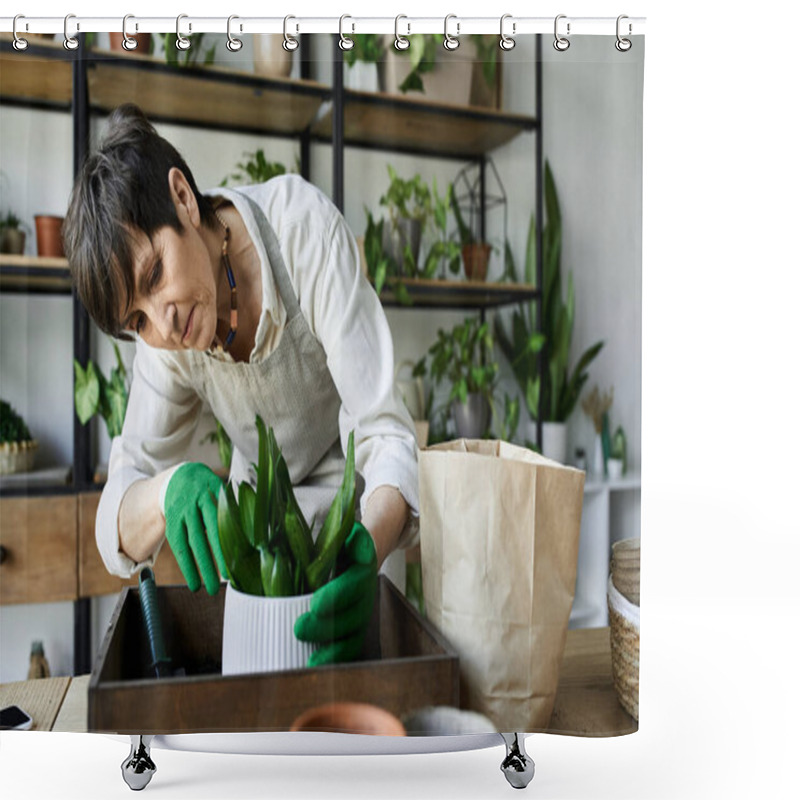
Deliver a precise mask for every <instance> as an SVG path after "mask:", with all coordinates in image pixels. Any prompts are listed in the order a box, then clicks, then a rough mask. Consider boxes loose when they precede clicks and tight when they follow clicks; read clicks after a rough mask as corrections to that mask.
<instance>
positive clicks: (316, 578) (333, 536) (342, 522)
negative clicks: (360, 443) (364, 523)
mask: <svg viewBox="0 0 800 800" xmlns="http://www.w3.org/2000/svg"><path fill="white" fill-rule="evenodd" d="M355 494H356V466H355V439H354V435H353V431H350V435H349V436H348V439H347V455H346V457H345V467H344V478H343V480H342V485H341V486H340V487H339V491H338V492H337V493H336V497H335V498H334V500H333V503H332V505H331V507H330V509H329V511H328V514H327V516H326V517H325V521H324V522H323V523H322V528H321V529H320V532H319V535H318V536H317V541H316V543H315V546H314V551H315V556H314V560H313V561H312V562H311V564H309V566H308V569H307V570H306V580H307V582H308V585H309V588H310V589H311V591H316V590H317V589H318V588H319V587H320V586H322V584H324V583H325V581H326V580H327V579H328V575H329V574H330V571H331V568H332V567H333V565H334V562H335V561H336V556H337V555H338V554H339V550H340V549H341V547H342V545H343V544H344V542H345V539H346V538H347V536H348V534H349V533H350V531H351V530H352V527H353V523H354V521H355Z"/></svg>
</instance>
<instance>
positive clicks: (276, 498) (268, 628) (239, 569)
mask: <svg viewBox="0 0 800 800" xmlns="http://www.w3.org/2000/svg"><path fill="white" fill-rule="evenodd" d="M256 427H257V429H258V464H257V465H256V488H255V489H253V487H252V486H250V484H248V483H246V482H243V483H241V484H239V496H238V501H237V499H236V497H235V496H234V491H233V486H232V485H231V484H230V483H228V484H225V485H223V486H222V488H221V489H220V493H219V497H218V501H217V519H218V527H219V540H220V546H221V549H222V555H223V558H224V560H225V565H226V569H227V572H228V575H229V577H230V584H229V586H228V587H227V589H226V591H225V611H224V618H223V634H222V637H223V638H222V673H223V675H232V674H238V673H243V672H264V671H270V670H275V669H292V668H300V667H305V666H306V664H307V662H308V659H309V657H310V656H311V654H312V652H313V645H312V644H309V643H307V642H303V641H300V640H298V639H297V638H296V637H295V635H294V623H295V621H296V620H297V618H298V617H299V616H300V615H301V614H303V613H305V612H306V611H308V610H309V608H310V604H311V597H312V594H313V592H314V591H316V590H317V589H319V588H320V587H321V586H323V585H324V584H325V583H327V581H328V579H329V576H330V573H331V570H332V569H333V567H334V564H335V562H336V558H337V555H338V553H339V550H340V549H341V547H342V545H343V544H344V542H345V540H346V538H347V536H348V534H349V533H350V531H351V529H352V527H353V523H354V520H355V449H354V439H353V433H352V432H351V433H350V436H349V438H348V442H347V456H346V462H345V471H344V478H343V480H342V484H341V486H340V487H339V491H338V493H337V494H336V497H335V499H334V501H333V504H332V505H331V508H330V510H329V512H328V514H327V516H326V518H325V521H324V523H323V525H322V528H321V530H320V532H319V535H318V537H317V540H316V542H315V541H313V539H312V536H311V528H310V527H309V525H308V523H307V522H306V520H305V518H304V517H303V513H302V511H301V510H300V506H299V505H298V503H297V500H296V499H295V496H294V491H293V489H292V483H291V479H290V476H289V470H288V467H287V465H286V461H285V460H284V458H283V455H282V454H281V451H280V447H279V446H278V442H277V441H276V439H275V434H274V432H273V430H272V428H269V429H267V428H266V426H265V424H264V421H263V420H262V419H261V417H256ZM254 631H257V632H258V635H257V636H254V635H253V632H254Z"/></svg>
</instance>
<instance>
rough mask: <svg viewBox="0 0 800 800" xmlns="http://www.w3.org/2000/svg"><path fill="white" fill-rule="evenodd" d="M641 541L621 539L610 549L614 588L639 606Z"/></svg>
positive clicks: (637, 539)
mask: <svg viewBox="0 0 800 800" xmlns="http://www.w3.org/2000/svg"><path fill="white" fill-rule="evenodd" d="M640 542H641V539H639V538H638V537H637V538H636V539H622V540H621V541H619V542H615V543H614V545H613V546H612V548H611V577H612V578H613V579H614V586H615V587H616V588H617V590H618V591H619V592H620V593H621V594H622V595H623V596H624V597H625V598H626V599H627V600H629V601H630V602H631V603H633V604H634V605H636V606H638V605H639V575H640V569H639V564H640Z"/></svg>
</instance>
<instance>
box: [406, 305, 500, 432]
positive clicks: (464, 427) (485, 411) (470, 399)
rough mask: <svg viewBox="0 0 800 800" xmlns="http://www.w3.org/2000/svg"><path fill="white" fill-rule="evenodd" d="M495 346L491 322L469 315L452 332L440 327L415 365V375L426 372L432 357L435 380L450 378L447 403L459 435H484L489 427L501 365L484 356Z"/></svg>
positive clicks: (432, 370)
mask: <svg viewBox="0 0 800 800" xmlns="http://www.w3.org/2000/svg"><path fill="white" fill-rule="evenodd" d="M493 347H494V342H493V340H492V336H491V333H490V331H489V323H488V322H484V323H481V322H480V320H479V319H478V318H477V317H467V318H466V319H465V320H464V322H463V323H461V324H459V325H456V326H455V327H454V328H453V329H452V330H451V331H449V332H445V331H443V330H442V329H441V328H440V329H439V331H438V332H437V339H436V341H435V342H434V343H433V345H431V347H430V348H429V350H428V353H427V355H426V356H424V357H423V358H422V359H420V361H418V362H417V364H416V366H415V368H414V375H415V376H417V375H420V376H421V375H424V374H425V370H426V361H427V358H430V374H431V377H432V378H433V381H434V383H435V384H437V385H438V384H439V383H441V382H442V381H443V380H444V379H445V378H446V379H447V380H449V382H450V394H449V397H448V407H449V408H450V410H451V412H452V415H453V419H454V421H455V425H456V431H457V432H458V435H459V436H460V437H462V438H465V439H478V438H481V437H482V436H484V435H485V434H486V432H487V430H488V428H489V422H490V417H491V415H490V412H491V408H492V405H493V397H494V388H495V380H496V378H497V369H498V368H497V363H496V362H495V361H493V360H490V361H484V358H485V357H486V355H487V351H488V352H489V353H491V351H492V349H493Z"/></svg>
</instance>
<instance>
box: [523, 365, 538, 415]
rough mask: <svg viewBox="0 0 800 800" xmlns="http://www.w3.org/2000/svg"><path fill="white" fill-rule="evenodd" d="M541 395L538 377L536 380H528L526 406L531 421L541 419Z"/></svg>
mask: <svg viewBox="0 0 800 800" xmlns="http://www.w3.org/2000/svg"><path fill="white" fill-rule="evenodd" d="M539 394H540V380H539V376H538V375H537V376H536V377H535V378H528V381H527V383H526V385H525V405H526V406H527V408H528V414H529V415H530V417H531V419H535V420H537V419H539Z"/></svg>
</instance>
